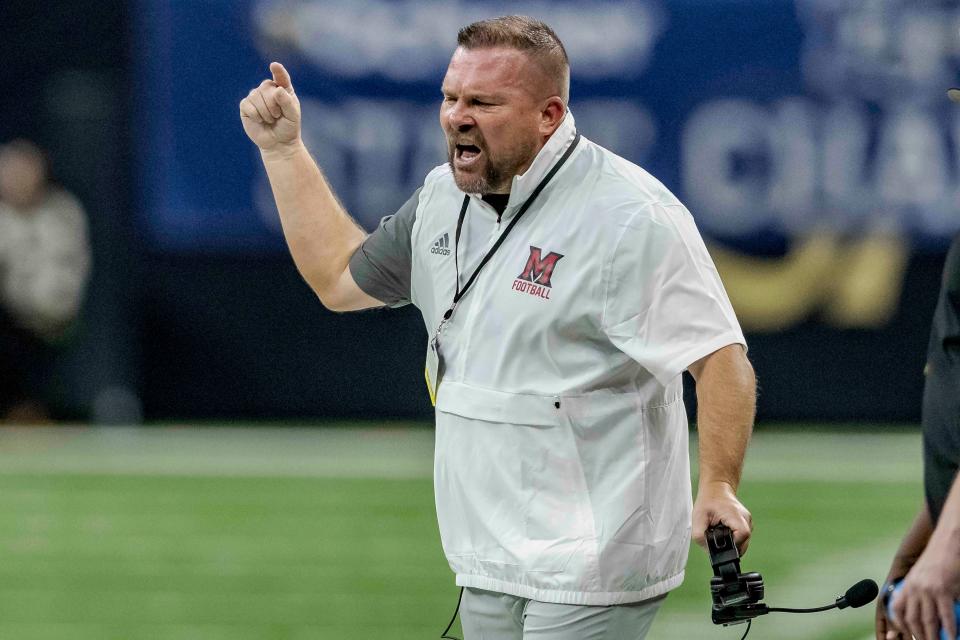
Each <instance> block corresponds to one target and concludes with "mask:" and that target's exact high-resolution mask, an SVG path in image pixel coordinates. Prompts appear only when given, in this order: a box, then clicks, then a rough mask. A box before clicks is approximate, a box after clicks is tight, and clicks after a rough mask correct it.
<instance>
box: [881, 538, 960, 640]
mask: <svg viewBox="0 0 960 640" xmlns="http://www.w3.org/2000/svg"><path fill="white" fill-rule="evenodd" d="M936 538H937V536H936V534H934V537H933V538H932V539H931V540H930V544H929V545H927V548H926V550H924V552H923V554H922V555H921V556H920V559H919V560H917V564H915V565H914V566H913V568H912V569H910V573H908V574H907V577H906V578H905V579H904V583H903V590H902V591H901V592H900V595H899V596H898V597H897V599H896V600H895V601H894V603H893V616H894V618H895V620H896V622H895V623H891V626H895V627H896V628H898V629H900V630H902V631H903V632H905V633H907V634H910V635H912V636H913V637H915V638H916V639H917V640H939V638H940V635H939V631H940V629H941V627H942V628H943V629H945V630H946V631H947V637H949V638H956V637H957V622H956V617H955V614H954V609H953V603H954V602H955V601H956V600H960V555H958V554H957V552H956V548H955V545H951V544H948V543H945V542H944V541H941V540H937V539H936ZM888 637H889V634H888Z"/></svg>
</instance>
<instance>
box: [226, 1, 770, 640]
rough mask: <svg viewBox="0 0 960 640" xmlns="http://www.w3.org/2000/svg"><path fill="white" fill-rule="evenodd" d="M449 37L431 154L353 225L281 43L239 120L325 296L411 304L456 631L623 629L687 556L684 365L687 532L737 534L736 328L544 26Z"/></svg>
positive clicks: (703, 257)
mask: <svg viewBox="0 0 960 640" xmlns="http://www.w3.org/2000/svg"><path fill="white" fill-rule="evenodd" d="M458 45H459V46H458V47H457V49H456V50H455V52H454V54H453V57H452V59H451V61H450V65H449V67H448V69H447V73H446V77H445V78H444V80H443V86H442V92H443V101H442V103H441V107H440V124H441V127H442V128H443V131H444V133H445V135H446V138H447V143H448V150H449V163H448V164H447V165H443V166H440V167H437V168H436V169H434V170H433V171H432V172H431V173H430V174H429V175H428V176H427V178H426V180H425V182H424V184H423V186H422V187H421V188H420V189H419V190H418V191H417V192H416V193H415V194H414V195H413V197H412V198H411V199H410V200H409V201H408V202H407V203H406V204H405V205H404V206H403V207H402V208H401V209H400V211H399V212H397V214H396V215H394V216H392V217H387V218H385V219H384V220H383V222H382V223H381V225H380V227H379V228H378V229H377V230H376V231H375V232H374V233H373V234H372V235H370V236H366V234H365V233H364V232H363V231H362V230H361V229H360V228H359V227H358V226H357V225H356V224H355V223H354V222H353V221H352V220H351V219H350V218H349V216H348V215H347V214H346V212H344V211H343V209H342V207H341V206H340V205H339V204H338V202H337V200H336V198H335V196H334V195H333V193H332V192H331V191H330V188H329V187H328V185H327V183H326V182H325V180H324V179H323V177H322V175H321V173H320V171H319V170H318V168H317V166H316V165H315V163H314V162H313V160H312V159H311V158H310V155H309V154H308V152H307V150H306V149H305V148H304V146H303V143H302V142H301V140H300V133H299V132H300V108H299V103H298V101H297V98H296V95H295V93H294V91H293V86H292V84H291V80H290V76H289V75H288V73H287V72H286V70H285V69H284V68H283V66H282V65H280V64H278V63H273V64H271V66H270V68H271V71H272V72H273V80H265V81H264V82H263V83H261V84H260V86H259V87H257V88H256V89H254V90H253V91H251V92H250V94H249V95H248V96H247V98H245V99H244V100H243V101H242V102H241V104H240V114H241V118H242V121H243V126H244V129H245V131H246V133H247V135H248V136H249V137H250V138H251V139H252V140H253V141H254V142H255V143H256V144H257V145H259V147H260V149H261V155H262V158H263V162H264V166H265V167H266V170H267V174H268V176H269V178H270V183H271V185H272V187H273V192H274V196H275V198H276V201H277V206H278V208H279V211H280V216H281V221H282V225H283V230H284V234H285V236H286V238H287V242H288V245H289V247H290V251H291V253H292V254H293V257H294V260H295V262H296V264H297V266H298V268H299V270H300V272H301V274H303V276H304V278H305V279H306V280H307V282H308V283H309V284H310V285H311V287H312V288H313V289H314V291H316V293H317V294H318V296H319V297H320V299H321V300H322V301H323V303H324V304H325V305H326V306H327V307H328V308H330V309H333V310H338V311H348V310H354V309H364V308H368V307H379V306H384V305H390V306H397V305H402V304H407V303H411V302H412V303H413V304H415V305H417V307H418V308H419V309H420V310H421V312H422V314H423V317H424V321H425V323H426V327H427V331H428V333H429V335H430V344H429V346H428V354H427V382H428V386H429V387H430V388H431V395H432V396H434V397H435V404H436V426H437V433H436V460H435V469H434V477H435V491H436V502H437V515H438V521H439V525H440V533H441V539H442V542H443V547H444V551H445V553H446V556H447V559H448V561H449V563H450V566H451V568H452V569H453V571H454V572H455V573H456V575H457V584H458V585H460V586H462V587H465V593H464V595H463V604H462V622H463V627H464V632H465V635H466V637H467V638H468V640H471V639H480V638H486V639H488V640H490V639H495V640H500V639H504V640H506V639H518V640H519V639H521V638H523V639H526V640H532V639H540V640H568V639H569V640H573V639H578V640H583V639H588V640H590V639H596V640H599V639H601V638H606V639H620V638H629V639H631V640H633V639H640V638H643V637H644V636H645V635H646V633H647V630H648V629H649V627H650V624H651V622H652V620H653V615H654V614H655V613H656V611H657V609H658V608H659V606H660V604H661V603H662V599H663V596H664V595H665V594H666V593H667V592H668V591H669V590H671V589H673V588H675V587H676V586H677V585H679V584H680V582H681V580H682V578H683V567H684V565H685V563H686V556H687V550H688V544H689V543H688V541H689V536H690V532H691V504H690V502H691V500H690V493H691V491H690V486H689V481H690V480H689V468H688V466H689V465H688V457H687V422H686V414H685V411H684V408H683V401H682V394H681V391H682V382H681V377H680V374H681V373H682V372H683V371H684V370H689V371H690V372H691V374H692V375H693V376H694V378H695V379H696V381H697V393H698V399H699V406H700V415H699V425H700V445H701V446H700V452H701V454H700V487H699V492H698V496H697V503H696V506H695V507H694V508H693V511H692V531H693V534H694V537H695V538H696V539H697V540H698V542H700V543H701V544H703V543H704V532H705V530H706V528H707V526H708V525H709V524H715V523H718V522H720V521H722V522H724V523H726V524H727V525H728V526H730V527H731V528H732V529H733V530H734V532H735V537H736V540H737V542H738V544H739V545H741V547H742V548H745V547H746V546H747V541H748V539H749V537H750V529H751V522H750V514H749V513H748V512H747V510H746V509H745V508H744V507H743V505H741V504H740V502H739V501H738V500H737V497H736V490H737V485H738V483H739V479H740V472H741V468H742V463H743V456H744V451H745V448H746V444H747V441H748V439H749V435H750V431H751V426H752V420H753V413H754V386H755V382H754V376H753V371H752V368H751V367H750V364H749V362H748V361H747V359H746V356H745V353H744V347H743V344H744V339H743V335H742V333H741V331H740V328H739V326H738V324H737V321H736V318H735V316H734V314H733V311H732V309H731V308H730V305H729V302H728V301H727V298H726V294H725V293H724V291H723V287H722V285H721V283H720V280H719V278H718V276H717V273H716V270H715V269H714V268H713V264H712V262H711V260H710V257H709V255H708V254H707V252H706V250H705V248H704V246H703V243H702V241H701V239H700V237H699V235H698V234H697V231H696V228H695V226H694V223H693V220H692V218H691V217H690V214H689V213H688V212H687V211H686V209H684V208H683V206H682V205H681V204H680V202H679V201H677V199H676V198H675V197H674V196H673V195H672V194H671V193H670V192H669V191H667V190H666V188H664V187H663V186H662V185H661V184H660V183H659V182H657V181H656V180H654V179H653V178H652V177H650V176H649V175H648V174H646V173H645V172H644V171H642V170H641V169H640V168H639V167H636V166H635V165H632V164H630V163H629V162H627V161H625V160H623V159H621V158H618V157H616V156H615V155H613V154H612V153H610V152H609V151H606V150H604V149H602V148H600V147H599V146H597V145H595V144H593V143H592V142H590V141H588V140H586V139H585V138H582V137H581V136H579V134H578V133H577V131H576V127H575V123H574V120H573V115H572V114H571V113H570V112H569V111H568V110H567V100H568V94H569V64H568V61H567V56H566V52H565V51H564V49H563V45H562V44H561V43H560V40H559V39H558V38H557V36H556V34H555V33H554V32H553V31H552V30H551V29H550V28H549V27H548V26H546V25H545V24H543V23H541V22H539V21H536V20H533V19H530V18H525V17H519V16H508V17H503V18H497V19H494V20H488V21H483V22H478V23H474V24H472V25H470V26H468V27H465V28H464V29H461V30H460V33H459V36H458ZM434 392H435V394H434ZM611 605H616V606H611Z"/></svg>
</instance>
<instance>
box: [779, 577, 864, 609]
mask: <svg viewBox="0 0 960 640" xmlns="http://www.w3.org/2000/svg"><path fill="white" fill-rule="evenodd" d="M879 592H880V588H879V587H877V583H876V582H874V581H873V580H870V579H869V578H867V579H866V580H861V581H860V582H858V583H857V584H855V585H853V586H852V587H850V588H849V589H847V592H846V593H845V594H843V595H842V596H840V597H839V598H837V601H836V602H834V603H833V604H830V605H827V606H825V607H816V608H813V609H786V608H782V607H767V611H768V612H778V613H817V612H820V611H829V610H830V609H846V608H847V607H850V608H851V609H856V608H858V607H862V606H863V605H865V604H870V603H871V602H873V600H874V598H876V597H877V594H878V593H879Z"/></svg>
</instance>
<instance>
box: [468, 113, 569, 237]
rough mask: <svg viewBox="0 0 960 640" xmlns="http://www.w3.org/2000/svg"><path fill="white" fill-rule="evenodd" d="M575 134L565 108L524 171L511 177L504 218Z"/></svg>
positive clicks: (511, 211)
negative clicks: (547, 138)
mask: <svg viewBox="0 0 960 640" xmlns="http://www.w3.org/2000/svg"><path fill="white" fill-rule="evenodd" d="M576 135H577V126H576V122H575V121H574V119H573V114H572V113H571V112H570V110H569V109H567V113H566V115H565V116H564V118H563V121H562V122H561V123H560V126H559V127H557V130H556V131H554V132H553V135H551V136H550V139H549V140H547V143H546V144H545V145H543V148H542V149H540V151H539V152H538V153H537V155H536V157H535V158H534V159H533V162H532V163H531V164H530V166H529V167H528V168H527V170H526V172H524V173H523V174H522V175H519V176H514V177H513V183H512V184H511V186H510V200H509V201H508V204H507V209H506V211H504V215H503V217H504V218H509V217H511V216H512V215H513V214H514V213H515V212H516V211H517V209H519V208H520V206H521V205H523V203H524V202H525V201H526V199H527V198H528V197H530V194H531V193H533V190H534V189H536V188H537V185H539V184H540V181H541V180H543V178H544V176H546V175H547V173H548V172H549V171H550V169H551V168H552V167H553V165H554V164H556V163H557V161H558V160H560V157H561V156H562V155H563V153H564V152H565V151H566V150H567V148H568V147H569V146H570V145H571V144H572V143H573V139H574V138H575V137H576ZM554 179H556V178H554ZM470 197H471V198H474V199H477V200H479V199H480V198H481V196H480V195H479V194H473V193H472V194H470Z"/></svg>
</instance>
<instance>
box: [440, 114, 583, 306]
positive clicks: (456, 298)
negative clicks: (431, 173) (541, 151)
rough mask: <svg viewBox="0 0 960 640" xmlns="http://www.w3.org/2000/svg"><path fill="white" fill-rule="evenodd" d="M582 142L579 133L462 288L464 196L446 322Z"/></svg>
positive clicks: (454, 246)
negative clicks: (461, 251)
mask: <svg viewBox="0 0 960 640" xmlns="http://www.w3.org/2000/svg"><path fill="white" fill-rule="evenodd" d="M579 142H580V133H579V132H578V133H577V135H576V136H574V138H573V142H571V143H570V146H569V147H568V148H567V150H566V151H565V152H564V154H563V156H561V157H560V159H559V160H557V163H556V164H555V165H553V168H552V169H550V171H549V173H547V175H545V176H544V177H543V180H541V181H540V184H538V185H537V188H536V189H534V190H533V193H531V194H530V197H529V198H527V200H526V202H524V203H523V206H521V207H520V209H519V210H518V211H517V213H516V215H514V216H513V219H511V220H510V224H508V225H507V228H506V229H504V231H503V233H501V234H500V237H499V238H497V241H496V242H495V243H494V245H493V246H492V247H490V250H489V251H487V255H485V256H483V260H481V261H480V264H478V265H477V268H476V269H474V271H473V274H471V275H470V277H469V278H468V279H467V283H466V284H465V285H463V288H462V289H461V288H460V262H459V259H458V256H459V254H460V231H461V230H462V229H463V220H464V219H465V218H466V217H467V208H468V207H469V206H470V196H469V195H464V196H463V206H462V207H460V217H459V218H458V219H457V233H456V235H455V236H454V243H453V264H454V268H455V269H456V274H457V290H456V292H455V293H454V294H453V302H452V303H451V304H450V308H449V309H447V310H446V311H445V312H444V314H443V319H444V320H449V319H450V316H452V315H453V310H454V309H455V308H456V306H457V303H459V302H460V300H462V299H463V296H465V295H467V291H469V290H470V287H471V285H473V283H474V281H475V280H476V279H477V276H478V275H480V270H481V269H483V268H484V267H485V266H486V265H487V263H488V262H489V261H490V258H492V257H493V254H495V253H496V252H497V249H499V248H500V245H502V244H503V241H504V240H506V239H507V236H508V235H509V234H510V232H511V231H512V230H513V228H514V227H515V226H517V223H518V222H520V218H522V217H523V214H524V213H526V212H527V209H529V208H530V205H532V204H533V201H534V200H536V199H537V196H538V195H540V192H541V191H543V189H544V187H546V186H547V183H548V182H550V180H551V178H553V176H554V175H556V173H557V171H560V167H562V166H563V165H564V164H565V163H566V161H567V160H568V159H569V158H570V155H571V154H572V153H573V150H574V149H576V148H577V144H578V143H579Z"/></svg>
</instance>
